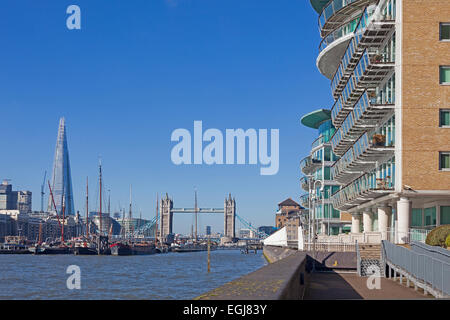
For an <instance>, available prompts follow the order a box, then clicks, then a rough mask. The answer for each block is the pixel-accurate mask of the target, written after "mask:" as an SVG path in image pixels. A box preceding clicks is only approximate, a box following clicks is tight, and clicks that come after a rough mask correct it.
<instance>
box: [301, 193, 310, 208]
mask: <svg viewBox="0 0 450 320" xmlns="http://www.w3.org/2000/svg"><path fill="white" fill-rule="evenodd" d="M300 204H301V205H302V206H303V207H305V208H309V194H304V195H302V196H301V197H300Z"/></svg>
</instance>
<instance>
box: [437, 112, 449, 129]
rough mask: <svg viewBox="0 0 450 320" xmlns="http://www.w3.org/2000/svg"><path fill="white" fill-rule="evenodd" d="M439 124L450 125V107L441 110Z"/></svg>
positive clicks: (441, 125) (442, 125)
mask: <svg viewBox="0 0 450 320" xmlns="http://www.w3.org/2000/svg"><path fill="white" fill-rule="evenodd" d="M439 126H440V127H450V109H447V110H439Z"/></svg>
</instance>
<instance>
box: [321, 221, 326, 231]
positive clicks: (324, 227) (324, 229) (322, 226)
mask: <svg viewBox="0 0 450 320" xmlns="http://www.w3.org/2000/svg"><path fill="white" fill-rule="evenodd" d="M320 233H321V234H327V225H326V223H325V222H322V223H321V224H320Z"/></svg>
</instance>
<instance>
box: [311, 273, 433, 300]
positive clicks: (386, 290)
mask: <svg viewBox="0 0 450 320" xmlns="http://www.w3.org/2000/svg"><path fill="white" fill-rule="evenodd" d="M367 279H368V278H366V277H359V276H358V275H357V274H356V273H333V272H330V273H313V274H311V275H310V278H309V280H310V282H309V287H308V288H307V289H306V293H305V300H338V299H382V300H387V299H427V298H429V296H425V295H423V294H422V293H420V292H417V291H415V290H414V289H412V288H408V287H406V286H404V285H401V284H400V283H398V282H394V281H393V280H391V279H387V278H383V277H382V278H380V280H381V289H379V290H378V289H374V290H370V289H368V287H367V284H366V283H367Z"/></svg>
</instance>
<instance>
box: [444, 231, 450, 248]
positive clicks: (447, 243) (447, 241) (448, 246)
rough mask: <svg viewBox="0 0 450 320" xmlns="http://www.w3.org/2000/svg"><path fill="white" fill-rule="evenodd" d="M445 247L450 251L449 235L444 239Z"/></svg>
mask: <svg viewBox="0 0 450 320" xmlns="http://www.w3.org/2000/svg"><path fill="white" fill-rule="evenodd" d="M445 247H446V248H447V249H450V234H449V235H448V236H447V239H445Z"/></svg>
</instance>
